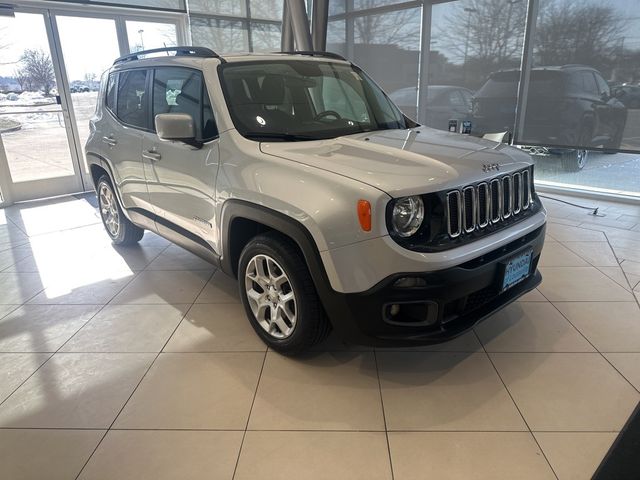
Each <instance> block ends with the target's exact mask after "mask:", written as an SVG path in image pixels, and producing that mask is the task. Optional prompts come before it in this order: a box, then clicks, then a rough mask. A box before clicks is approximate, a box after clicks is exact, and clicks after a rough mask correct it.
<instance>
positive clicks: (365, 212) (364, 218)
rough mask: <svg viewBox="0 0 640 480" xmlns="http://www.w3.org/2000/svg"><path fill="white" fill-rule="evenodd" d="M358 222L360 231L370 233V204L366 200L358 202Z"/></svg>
mask: <svg viewBox="0 0 640 480" xmlns="http://www.w3.org/2000/svg"><path fill="white" fill-rule="evenodd" d="M358 221H359V222H360V227H361V228H362V230H364V231H365V232H370V231H371V204H370V203H369V202H368V201H367V200H358Z"/></svg>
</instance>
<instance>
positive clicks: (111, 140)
mask: <svg viewBox="0 0 640 480" xmlns="http://www.w3.org/2000/svg"><path fill="white" fill-rule="evenodd" d="M102 141H103V142H104V143H106V144H107V145H110V146H112V147H114V146H116V145H117V144H118V141H117V140H116V139H115V138H113V136H108V137H102Z"/></svg>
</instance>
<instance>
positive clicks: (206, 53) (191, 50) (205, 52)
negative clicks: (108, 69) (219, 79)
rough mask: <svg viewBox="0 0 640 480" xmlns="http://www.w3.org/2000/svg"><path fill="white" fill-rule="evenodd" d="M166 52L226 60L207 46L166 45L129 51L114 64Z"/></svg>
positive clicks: (180, 55)
mask: <svg viewBox="0 0 640 480" xmlns="http://www.w3.org/2000/svg"><path fill="white" fill-rule="evenodd" d="M164 52H167V53H169V52H176V55H175V56H176V57H187V56H193V57H205V58H219V59H220V61H222V62H224V59H223V58H222V57H221V56H220V55H218V54H217V53H216V52H214V51H213V50H211V49H210V48H206V47H189V46H182V47H165V48H153V49H151V50H142V51H140V52H134V53H129V54H127V55H123V56H122V57H119V58H117V59H116V60H115V61H114V62H113V64H114V65H117V64H119V63H124V62H130V61H133V60H139V59H140V56H142V55H149V54H151V53H164Z"/></svg>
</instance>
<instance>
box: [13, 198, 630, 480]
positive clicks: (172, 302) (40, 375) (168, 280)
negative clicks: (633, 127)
mask: <svg viewBox="0 0 640 480" xmlns="http://www.w3.org/2000/svg"><path fill="white" fill-rule="evenodd" d="M575 200H576V199H574V201H575ZM545 203H546V206H547V208H548V210H549V213H550V223H549V226H548V238H547V244H546V247H545V250H544V254H543V258H542V261H541V265H540V270H541V271H542V273H543V276H544V282H543V284H542V285H541V286H540V288H539V289H537V290H535V291H534V292H531V293H530V294H528V295H527V296H526V297H524V298H522V299H521V300H520V301H518V302H516V303H515V304H513V305H511V306H509V307H508V308H506V309H504V310H503V311H501V312H499V313H498V314H496V315H495V316H494V317H493V318H490V319H488V320H487V321H486V322H484V323H483V324H481V325H480V326H478V327H477V328H476V329H475V331H473V332H470V333H468V334H466V335H464V336H462V337H460V338H458V339H456V340H454V341H452V342H449V343H446V344H442V345H438V346H434V347H423V348H413V349H378V350H372V349H369V348H366V347H353V346H345V345H342V344H341V343H340V341H339V340H338V339H336V338H331V339H329V341H327V342H326V343H325V344H324V345H322V346H321V347H319V348H318V349H317V351H315V352H313V353H312V354H309V355H307V356H306V357H304V358H300V359H290V358H285V357H282V356H280V355H278V354H276V353H273V352H268V351H267V350H266V348H265V347H264V345H263V344H262V343H261V342H260V341H259V340H258V338H257V337H256V335H255V334H254V333H253V331H252V329H251V327H250V326H249V324H248V322H247V320H246V319H245V317H244V313H243V310H242V308H241V306H240V305H239V303H238V296H237V293H236V284H235V281H234V280H232V279H230V278H228V277H226V276H225V275H224V274H222V273H221V272H219V271H218V272H216V271H214V268H212V267H211V266H210V265H208V264H206V263H204V262H203V261H201V260H200V259H198V258H196V257H195V256H193V255H191V254H189V253H187V252H185V251H184V250H181V249H180V248H178V247H175V246H172V245H170V244H169V243H168V242H166V241H164V240H163V239H161V238H159V237H157V236H155V235H153V234H150V233H147V234H146V235H145V237H144V239H143V241H142V242H141V244H140V246H138V247H133V248H114V247H113V246H111V244H110V243H109V241H108V238H107V236H106V234H104V232H103V231H102V226H101V225H100V224H99V221H98V218H97V217H96V214H95V211H94V209H93V207H92V206H91V205H90V203H88V202H87V201H86V200H84V199H78V198H66V199H59V200H55V201H49V202H44V203H35V204H25V205H22V206H20V207H18V206H14V207H11V208H9V209H6V210H4V211H2V210H0V478H3V479H4V478H6V479H11V480H20V479H47V480H55V479H75V478H81V479H110V480H113V479H118V480H126V479H136V480H139V479H154V480H156V479H175V478H180V479H200V478H215V479H225V478H226V479H231V478H236V479H266V480H268V479H275V478H279V479H292V478H296V479H306V478H323V479H324V478H327V479H360V478H361V479H367V480H370V479H390V478H395V479H396V480H405V479H423V478H437V479H470V478H473V479H479V478H487V479H502V478H504V479H529V478H531V479H546V478H549V479H553V478H560V479H563V480H564V479H586V478H589V477H590V475H591V474H592V473H593V471H594V470H595V468H596V467H597V465H598V464H599V462H600V460H601V459H602V457H603V456H604V454H605V453H606V451H607V449H608V448H609V446H610V445H611V443H612V442H613V440H614V439H615V437H616V434H617V432H618V431H619V430H620V428H621V427H622V426H623V424H624V423H625V421H626V420H627V418H628V416H629V414H630V413H631V412H632V410H633V409H634V407H635V405H636V404H637V403H638V402H639V401H640V393H639V391H640V308H639V306H638V300H640V207H638V206H635V207H634V206H629V205H623V204H613V203H607V202H601V201H593V200H586V199H583V200H579V203H583V204H588V205H591V204H597V205H600V206H601V211H603V212H604V213H605V214H606V217H593V216H590V215H588V213H587V212H586V211H584V210H581V209H579V208H575V207H571V206H568V205H564V204H561V203H557V202H554V201H550V200H549V201H546V202H545Z"/></svg>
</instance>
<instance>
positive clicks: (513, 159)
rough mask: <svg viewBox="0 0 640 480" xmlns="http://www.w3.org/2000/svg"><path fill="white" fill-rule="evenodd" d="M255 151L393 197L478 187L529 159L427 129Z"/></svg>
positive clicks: (486, 143)
mask: <svg viewBox="0 0 640 480" xmlns="http://www.w3.org/2000/svg"><path fill="white" fill-rule="evenodd" d="M260 149H261V150H262V152H263V153H266V154H268V155H274V156H277V157H280V158H284V159H288V160H292V161H295V162H299V163H302V164H305V165H308V166H311V167H316V168H320V169H323V170H327V171H330V172H334V173H337V174H339V175H343V176H345V177H349V178H352V179H354V180H358V181H360V182H363V183H366V184H368V185H371V186H372V187H375V188H378V189H380V190H382V191H383V192H386V193H388V194H389V195H391V196H392V197H400V196H405V195H414V194H420V193H429V192H434V191H440V190H445V189H448V188H452V187H459V186H462V185H467V184H469V183H474V182H480V181H483V180H487V179H489V178H493V177H495V176H497V175H499V174H500V173H506V172H511V171H514V170H517V169H520V168H524V167H526V166H528V165H530V163H531V162H530V160H529V158H530V157H529V155H528V154H526V153H524V152H522V151H520V150H518V149H516V148H512V147H509V146H507V145H505V144H501V143H496V142H492V141H489V140H483V139H480V138H475V137H471V136H468V135H460V134H454V133H449V132H443V131H440V130H435V129H432V128H427V127H419V128H415V129H410V130H381V131H379V132H368V133H359V134H356V135H348V136H344V137H339V138H333V139H330V140H318V141H301V142H263V143H261V145H260ZM496 164H497V165H498V168H499V171H496V170H495V165H496ZM486 165H492V166H493V168H491V169H487V168H486V167H485V166H486ZM485 170H489V171H485Z"/></svg>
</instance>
